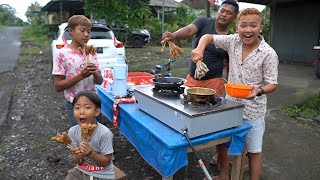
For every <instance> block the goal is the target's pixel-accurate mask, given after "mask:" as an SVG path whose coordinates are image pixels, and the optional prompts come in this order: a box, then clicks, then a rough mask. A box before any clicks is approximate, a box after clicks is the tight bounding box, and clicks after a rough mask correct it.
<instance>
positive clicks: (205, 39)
mask: <svg viewBox="0 0 320 180" xmlns="http://www.w3.org/2000/svg"><path fill="white" fill-rule="evenodd" d="M213 39H214V38H213V35H212V34H206V35H204V36H202V37H201V38H200V41H199V43H198V46H197V47H196V48H195V49H194V50H192V51H191V58H192V61H193V62H194V63H197V62H198V61H199V60H202V59H203V52H204V49H205V48H206V46H207V45H209V44H213V43H214V40H213Z"/></svg>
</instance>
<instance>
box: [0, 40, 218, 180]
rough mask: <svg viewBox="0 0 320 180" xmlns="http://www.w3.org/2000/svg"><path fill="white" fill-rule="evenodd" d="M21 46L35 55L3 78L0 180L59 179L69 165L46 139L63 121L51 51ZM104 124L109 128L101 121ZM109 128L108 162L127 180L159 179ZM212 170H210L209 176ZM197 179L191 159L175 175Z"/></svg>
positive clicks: (63, 128) (67, 154)
mask: <svg viewBox="0 0 320 180" xmlns="http://www.w3.org/2000/svg"><path fill="white" fill-rule="evenodd" d="M22 46H23V47H27V48H38V49H39V53H38V54H36V55H32V56H30V57H28V58H27V61H26V62H24V63H22V62H20V63H19V65H18V68H16V69H15V70H14V71H13V72H11V73H10V74H8V76H6V77H8V78H10V79H11V81H16V83H17V84H16V87H15V89H14V91H13V92H12V99H11V103H10V110H9V116H8V118H7V121H5V122H4V124H2V126H0V128H1V129H0V130H1V136H0V177H1V178H0V179H6V180H23V179H35V180H37V179H39V180H40V179H41V180H43V179H52V180H60V179H64V178H65V177H66V175H67V171H68V170H69V169H71V168H72V167H73V164H72V162H71V156H70V152H69V150H68V149H67V148H66V147H65V146H62V145H60V144H57V143H54V142H52V141H51V140H50V138H51V137H52V136H53V135H55V134H57V133H59V132H62V131H67V130H68V129H69V123H68V122H69V120H68V118H67V115H66V113H65V107H64V97H63V93H57V92H55V91H54V90H53V79H52V76H51V57H52V56H51V49H50V46H45V47H37V46H35V45H34V44H32V41H27V42H22ZM129 51H130V50H129ZM129 51H128V52H127V56H128V58H130V57H137V56H138V55H137V54H130V52H136V51H133V50H131V51H130V52H129ZM142 51H143V49H142ZM137 53H139V52H137ZM10 79H8V80H10ZM105 125H106V126H108V127H109V128H110V129H112V125H111V123H109V121H107V120H106V119H105ZM112 130H113V132H114V135H115V138H114V150H115V161H114V164H115V165H116V166H118V167H119V168H120V169H121V170H122V171H123V172H125V173H126V174H127V179H161V176H159V174H158V173H157V172H156V171H155V170H154V169H153V168H152V167H151V166H149V165H148V164H147V163H146V162H145V161H144V160H143V159H142V158H141V156H140V155H139V153H138V152H137V151H136V150H135V148H134V147H133V146H132V145H131V144H130V143H129V142H128V141H127V140H126V139H125V138H124V137H123V136H122V135H120V134H119V133H117V131H116V130H115V129H112ZM211 155H212V152H210V153H207V152H206V151H202V152H201V153H200V156H201V157H202V159H205V158H206V159H209V158H210V156H211ZM189 159H194V156H192V155H191V154H190V158H189ZM207 162H208V161H207ZM213 171H214V169H213V168H210V171H209V172H211V173H212V172H213ZM202 177H203V174H202V172H201V169H199V168H197V166H196V162H195V161H193V160H191V162H190V165H189V166H188V167H186V168H182V169H181V170H180V171H179V172H178V173H177V174H176V175H175V179H202Z"/></svg>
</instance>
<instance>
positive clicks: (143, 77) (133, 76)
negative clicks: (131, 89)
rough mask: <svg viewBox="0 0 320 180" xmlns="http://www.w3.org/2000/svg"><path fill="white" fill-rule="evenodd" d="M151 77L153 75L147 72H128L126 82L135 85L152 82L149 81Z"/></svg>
mask: <svg viewBox="0 0 320 180" xmlns="http://www.w3.org/2000/svg"><path fill="white" fill-rule="evenodd" d="M153 78H154V75H153V74H150V73H147V72H128V77H127V82H132V83H134V84H135V85H143V84H153V82H152V81H151V79H153Z"/></svg>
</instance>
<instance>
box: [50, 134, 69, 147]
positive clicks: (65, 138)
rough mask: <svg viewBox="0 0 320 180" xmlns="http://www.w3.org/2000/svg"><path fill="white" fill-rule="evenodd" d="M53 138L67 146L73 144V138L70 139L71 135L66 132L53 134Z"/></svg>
mask: <svg viewBox="0 0 320 180" xmlns="http://www.w3.org/2000/svg"><path fill="white" fill-rule="evenodd" d="M51 140H52V141H54V142H57V143H61V144H64V145H66V146H69V145H70V146H71V145H72V140H71V139H70V137H69V136H68V134H67V133H66V132H63V133H61V134H60V133H58V134H57V135H55V136H53V137H52V138H51Z"/></svg>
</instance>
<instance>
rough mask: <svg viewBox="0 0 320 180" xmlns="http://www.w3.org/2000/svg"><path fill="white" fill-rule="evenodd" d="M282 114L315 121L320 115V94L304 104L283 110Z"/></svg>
mask: <svg viewBox="0 0 320 180" xmlns="http://www.w3.org/2000/svg"><path fill="white" fill-rule="evenodd" d="M282 113H284V115H286V116H290V117H299V116H301V117H304V118H307V119H314V118H316V117H317V116H319V115H320V93H319V94H318V95H317V96H315V97H314V98H311V99H308V100H306V101H305V102H304V103H302V104H298V105H294V106H291V107H287V108H284V109H282Z"/></svg>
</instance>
